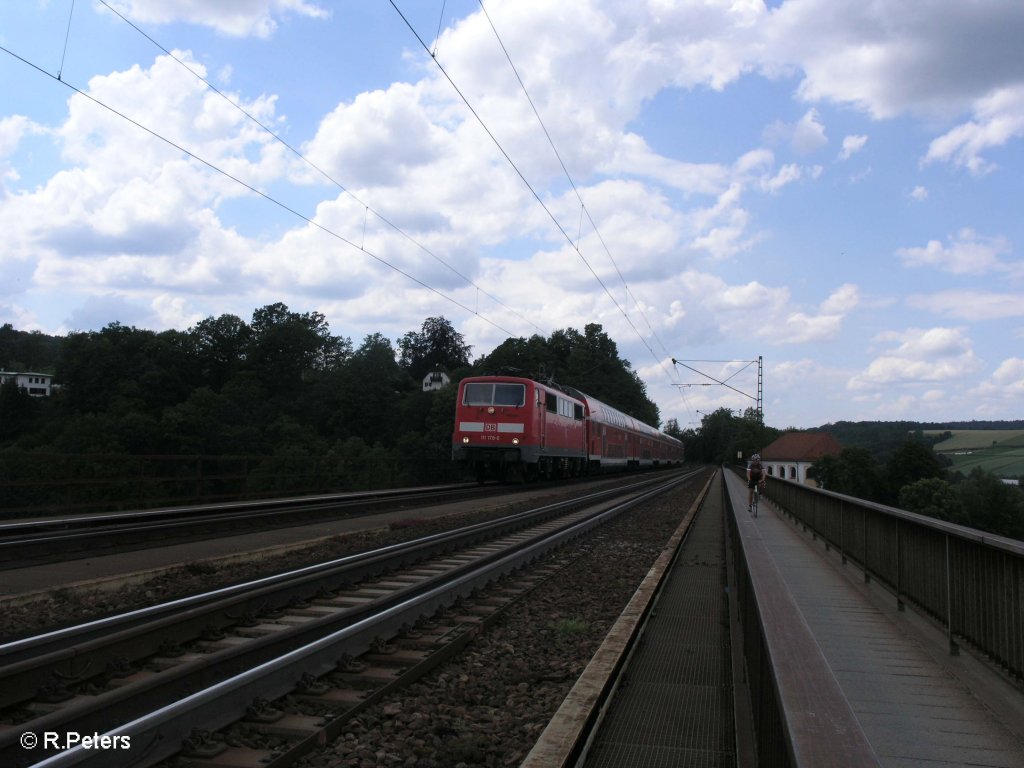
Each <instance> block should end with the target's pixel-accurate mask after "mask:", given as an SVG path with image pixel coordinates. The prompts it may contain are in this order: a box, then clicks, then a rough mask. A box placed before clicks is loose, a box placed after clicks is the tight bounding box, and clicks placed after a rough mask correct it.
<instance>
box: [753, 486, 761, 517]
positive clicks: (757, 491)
mask: <svg viewBox="0 0 1024 768" xmlns="http://www.w3.org/2000/svg"><path fill="white" fill-rule="evenodd" d="M760 498H761V483H755V484H754V498H753V501H751V503H750V514H751V515H753V516H754V517H757V502H758V499H760Z"/></svg>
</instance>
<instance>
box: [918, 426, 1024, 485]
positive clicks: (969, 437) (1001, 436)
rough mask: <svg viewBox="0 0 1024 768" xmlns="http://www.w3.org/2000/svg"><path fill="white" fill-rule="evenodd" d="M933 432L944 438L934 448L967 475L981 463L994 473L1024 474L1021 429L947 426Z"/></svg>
mask: <svg viewBox="0 0 1024 768" xmlns="http://www.w3.org/2000/svg"><path fill="white" fill-rule="evenodd" d="M925 434H929V433H928V432H926V433H925ZM933 434H936V435H940V436H942V437H944V438H945V439H944V440H942V441H941V442H938V443H936V444H935V445H934V446H933V448H934V450H935V452H936V453H938V454H939V455H941V456H944V457H945V458H946V459H947V460H948V461H949V463H950V464H951V465H952V468H953V470H954V471H957V472H962V473H964V474H965V475H966V474H968V473H969V472H970V471H971V470H972V469H974V468H975V467H980V468H981V469H983V470H985V471H986V472H991V473H992V474H993V475H996V476H997V477H1015V478H1019V477H1021V476H1024V429H947V430H943V431H941V432H936V433H933ZM947 436H948V437H947Z"/></svg>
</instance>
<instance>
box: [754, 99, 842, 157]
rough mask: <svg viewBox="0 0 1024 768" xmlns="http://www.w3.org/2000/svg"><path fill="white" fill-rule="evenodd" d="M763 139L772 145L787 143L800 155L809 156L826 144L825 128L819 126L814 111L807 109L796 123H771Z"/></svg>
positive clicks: (817, 115) (816, 114)
mask: <svg viewBox="0 0 1024 768" xmlns="http://www.w3.org/2000/svg"><path fill="white" fill-rule="evenodd" d="M764 137H765V140H766V141H768V142H769V143H772V144H776V143H787V144H789V146H790V148H791V149H792V150H793V151H794V152H796V153H797V154H801V155H809V154H811V153H812V152H816V151H817V150H819V149H821V148H822V147H824V146H825V145H826V144H828V137H826V136H825V126H824V125H822V124H821V122H820V120H819V114H818V110H816V109H809V110H808V111H807V112H806V113H804V116H803V117H801V118H800V119H799V120H798V121H797V122H796V123H792V124H789V123H783V122H781V121H776V122H774V123H772V124H771V125H769V126H768V127H767V128H765V130H764Z"/></svg>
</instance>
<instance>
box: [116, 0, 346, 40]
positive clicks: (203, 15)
mask: <svg viewBox="0 0 1024 768" xmlns="http://www.w3.org/2000/svg"><path fill="white" fill-rule="evenodd" d="M111 5H112V6H113V7H114V8H116V9H117V10H118V11H119V12H120V13H122V14H123V15H125V16H127V17H128V18H130V19H133V20H135V21H138V22H142V23H144V24H170V23H172V22H176V21H184V22H187V23H189V24H200V25H203V26H207V27H212V28H213V29H216V30H217V31H218V32H222V33H223V34H226V35H231V36H232V37H247V36H250V35H252V36H255V37H264V38H265V37H270V36H271V35H272V34H273V33H274V30H276V29H277V25H278V22H277V19H278V18H280V17H282V16H286V15H289V14H296V15H300V16H308V17H313V18H325V17H326V16H327V15H328V11H327V10H326V9H324V8H321V7H320V6H318V5H315V4H313V3H307V2H305V1H304V0H234V2H230V3H210V2H206V0H184V2H182V0H178V1H177V2H173V3H169V2H167V1H166V0H111Z"/></svg>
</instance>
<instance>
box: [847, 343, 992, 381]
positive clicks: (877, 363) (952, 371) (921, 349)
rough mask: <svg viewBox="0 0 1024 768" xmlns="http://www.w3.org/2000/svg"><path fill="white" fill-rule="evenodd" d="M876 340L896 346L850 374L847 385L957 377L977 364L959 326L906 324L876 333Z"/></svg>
mask: <svg viewBox="0 0 1024 768" xmlns="http://www.w3.org/2000/svg"><path fill="white" fill-rule="evenodd" d="M876 341H879V342H883V343H885V342H889V343H896V344H897V346H895V347H894V348H891V349H889V350H887V351H886V352H884V353H882V354H881V355H879V356H877V357H876V358H875V359H874V360H872V361H871V363H870V364H869V365H868V367H867V368H866V369H865V370H864V371H862V372H861V373H859V374H857V375H856V376H854V377H853V378H851V379H850V382H849V384H848V386H849V388H850V389H855V390H856V389H871V388H874V387H884V386H888V385H891V384H922V383H936V382H943V381H951V380H959V379H963V378H965V377H967V376H968V375H970V374H972V373H974V372H975V371H977V370H978V369H979V368H980V367H981V361H980V360H978V358H977V357H976V356H975V354H974V348H973V344H972V343H971V340H970V338H969V337H968V336H967V335H966V334H965V332H964V330H963V329H960V328H928V329H920V328H910V329H908V330H906V331H903V332H899V333H897V332H890V333H884V334H880V335H879V336H878V337H876Z"/></svg>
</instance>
